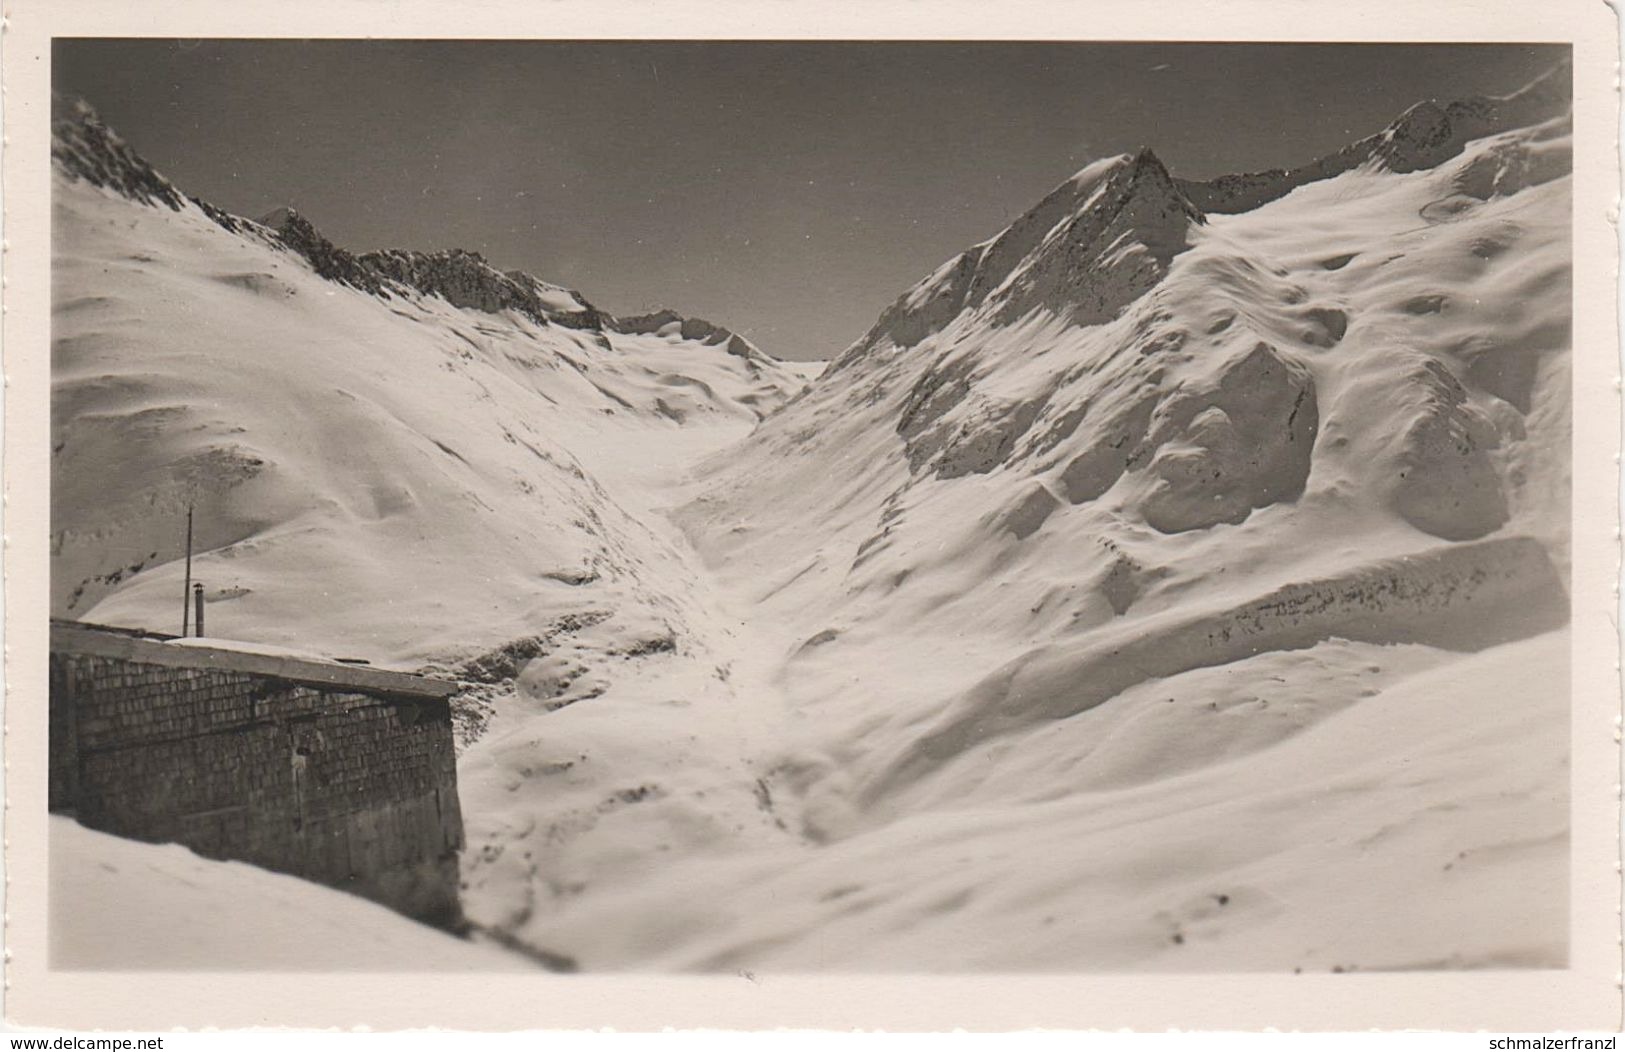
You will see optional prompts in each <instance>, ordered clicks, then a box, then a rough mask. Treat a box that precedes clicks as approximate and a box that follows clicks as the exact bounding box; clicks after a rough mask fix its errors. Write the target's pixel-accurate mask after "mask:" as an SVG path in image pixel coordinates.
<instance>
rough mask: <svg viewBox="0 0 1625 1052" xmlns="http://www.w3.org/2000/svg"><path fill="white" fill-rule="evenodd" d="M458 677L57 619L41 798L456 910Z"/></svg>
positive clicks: (422, 913) (134, 830)
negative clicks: (454, 715)
mask: <svg viewBox="0 0 1625 1052" xmlns="http://www.w3.org/2000/svg"><path fill="white" fill-rule="evenodd" d="M456 689H457V685H456V684H454V683H448V682H445V681H442V680H434V679H426V678H424V677H421V676H411V675H405V674H403V673H398V672H386V671H383V670H381V669H374V668H370V667H366V666H364V665H356V664H345V663H340V662H328V661H319V660H312V659H305V658H296V657H286V656H281V655H275V654H266V653H254V652H249V651H245V650H235V649H228V648H226V647H224V646H211V645H208V644H207V643H203V642H198V643H196V644H195V645H194V641H192V640H187V641H186V642H185V643H182V642H180V641H178V640H175V639H173V637H163V636H157V635H154V634H150V633H135V632H130V631H126V630H120V629H109V628H102V627H98V626H91V625H85V624H79V623H76V622H58V621H53V622H52V624H51V651H50V808H51V810H52V811H55V812H63V813H69V814H72V815H74V816H75V817H77V819H78V820H79V822H81V823H82V824H84V825H86V826H88V827H90V828H92V829H98V830H102V831H104V832H107V833H113V834H116V835H118V836H125V837H131V838H134V839H138V840H146V841H152V842H173V843H179V844H184V845H186V846H187V847H190V848H191V849H192V850H193V851H196V852H197V853H198V854H200V855H203V856H206V857H208V858H216V859H236V860H239V861H243V862H248V863H252V864H254V865H257V866H262V867H264V868H266V869H272V870H277V871H279V872H283V873H290V874H293V875H295V876H300V877H304V878H306V879H309V880H313V881H316V882H319V883H322V884H326V885H330V886H332V887H335V888H341V889H344V890H346V891H350V892H353V893H355V894H357V895H362V896H364V897H366V898H369V899H373V900H374V901H377V902H380V903H383V904H384V905H387V906H389V907H391V908H393V909H396V910H398V911H400V912H402V913H405V914H408V915H410V916H413V917H416V918H418V919H420V920H424V921H427V922H430V923H433V924H437V925H440V926H442V927H447V928H457V927H459V926H460V924H461V911H460V909H459V905H458V894H457V888H458V862H457V856H458V852H459V850H460V849H461V848H462V846H463V820H462V813H461V811H460V810H459V807H458V801H457V769H456V762H455V754H454V751H453V744H452V733H451V710H450V703H449V701H448V699H449V697H450V695H451V694H452V693H454V692H455V691H456Z"/></svg>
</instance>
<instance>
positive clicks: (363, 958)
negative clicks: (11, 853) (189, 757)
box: [50, 817, 529, 972]
mask: <svg viewBox="0 0 1625 1052" xmlns="http://www.w3.org/2000/svg"><path fill="white" fill-rule="evenodd" d="M50 847H51V902H50V911H51V912H50V918H51V922H50V938H51V944H50V946H51V948H50V954H51V967H52V968H54V969H58V970H61V971H81V970H91V971H101V970H107V971H143V970H146V969H151V968H164V969H172V970H176V971H183V970H186V969H191V968H200V969H230V970H235V969H241V970H244V971H265V972H281V971H288V972H297V971H372V972H400V971H437V972H453V971H474V972H489V971H520V970H528V967H529V966H528V965H527V962H526V960H525V958H523V957H520V956H518V955H515V954H511V953H508V952H506V951H503V950H499V949H497V948H495V947H492V946H482V945H477V944H475V943H472V942H467V941H464V940H461V939H457V938H454V937H453V936H450V935H447V934H446V933H444V932H441V931H437V930H436V929H434V928H430V927H427V926H425V925H422V924H418V923H416V922H414V921H410V920H407V919H406V918H405V917H402V916H401V915H400V914H398V913H395V912H393V911H392V910H389V909H386V908H384V907H383V906H379V905H377V904H376V903H372V902H368V901H366V900H365V899H359V898H356V897H355V896H354V895H347V894H345V893H344V892H342V891H334V890H332V889H330V888H324V887H320V886H318V885H314V884H311V883H309V882H308V881H304V880H300V879H298V878H297V877H289V876H284V875H282V874H280V873H270V872H267V871H265V870H263V869H258V868H256V867H254V866H249V865H244V864H243V863H241V862H214V861H210V860H208V859H204V858H200V857H198V856H197V855H194V854H192V853H191V852H190V851H188V850H186V849H185V848H183V847H178V846H176V845H173V844H162V845H159V844H142V843H139V842H137V841H134V840H123V839H121V838H119V837H113V836H108V835H107V834H105V833H97V832H93V831H91V830H89V829H86V828H84V827H83V826H81V825H78V824H77V823H75V822H74V821H73V820H72V819H68V818H62V817H53V818H52V819H51V827H50ZM245 903H251V904H252V906H251V908H248V909H244V908H243V907H244V904H245Z"/></svg>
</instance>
